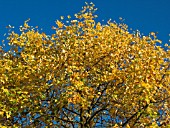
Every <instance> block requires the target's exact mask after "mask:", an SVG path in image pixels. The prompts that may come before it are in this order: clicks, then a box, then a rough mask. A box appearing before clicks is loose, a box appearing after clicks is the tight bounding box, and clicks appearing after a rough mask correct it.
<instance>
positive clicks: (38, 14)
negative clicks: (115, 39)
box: [0, 0, 170, 44]
mask: <svg viewBox="0 0 170 128" xmlns="http://www.w3.org/2000/svg"><path fill="white" fill-rule="evenodd" d="M85 2H88V3H90V2H93V3H94V4H95V5H96V7H97V8H98V10H97V12H96V14H97V15H98V18H97V19H96V20H97V21H101V22H102V20H105V21H108V20H109V19H110V18H111V19H112V20H113V21H114V20H115V21H116V22H118V23H119V22H120V21H119V17H122V18H123V19H124V23H126V24H127V25H128V26H129V28H132V29H133V30H137V29H138V30H139V31H140V32H141V33H143V34H144V35H148V34H149V32H158V38H159V39H160V40H162V41H163V43H164V44H165V43H168V44H169V39H170V36H169V33H170V0H0V40H3V39H4V36H3V35H4V33H6V32H7V29H6V26H8V25H12V26H15V29H14V30H16V31H18V30H19V26H20V25H23V23H24V21H25V20H27V19H28V18H30V19H31V20H30V22H29V25H31V26H39V28H43V32H45V33H47V34H50V33H54V31H53V30H52V29H51V27H52V26H54V25H55V21H56V20H57V19H59V18H60V16H65V17H66V16H67V15H71V16H72V17H73V15H74V14H75V13H78V12H79V11H80V10H81V8H82V6H84V5H85Z"/></svg>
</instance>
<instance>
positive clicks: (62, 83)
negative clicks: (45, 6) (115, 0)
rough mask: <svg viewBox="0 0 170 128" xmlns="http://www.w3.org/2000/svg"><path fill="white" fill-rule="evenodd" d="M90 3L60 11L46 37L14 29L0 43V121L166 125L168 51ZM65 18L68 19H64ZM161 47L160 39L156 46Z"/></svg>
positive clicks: (169, 93) (151, 37)
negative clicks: (101, 18)
mask: <svg viewBox="0 0 170 128" xmlns="http://www.w3.org/2000/svg"><path fill="white" fill-rule="evenodd" d="M95 11H96V8H95V7H94V4H86V5H85V6H84V7H83V9H82V10H81V11H80V12H79V13H77V14H75V18H74V19H72V18H71V17H70V16H68V17H66V18H65V17H63V16H62V17H61V19H60V20H57V21H56V25H57V26H54V27H52V29H54V31H55V33H54V34H51V35H47V34H46V33H45V32H40V31H39V30H38V29H36V28H37V27H35V28H33V27H31V26H29V25H28V21H25V22H24V25H23V26H22V27H20V33H16V32H15V31H12V32H10V33H9V36H8V37H7V41H8V44H9V45H10V50H8V51H5V50H4V47H2V46H1V48H0V101H1V102H0V126H1V127H3V126H4V127H5V126H16V127H17V126H23V127H24V126H27V125H29V126H32V127H34V126H51V127H68V128H70V127H72V128H77V127H81V128H86V127H89V128H92V127H108V128H110V127H115V128H116V127H127V128H129V127H159V126H162V127H167V126H170V125H169V124H170V76H169V75H170V70H169V69H170V51H169V46H168V45H167V44H166V45H165V46H164V47H166V48H167V49H168V50H165V49H164V48H163V47H161V46H160V45H157V44H161V41H160V40H159V39H157V36H156V34H155V33H154V32H151V33H150V34H149V35H148V36H142V35H141V34H140V32H139V31H136V32H135V33H130V32H129V31H128V26H127V25H126V24H124V23H123V22H121V23H116V22H112V21H111V20H109V21H108V22H107V24H102V23H100V22H96V21H95V18H96V17H97V15H94V12H95ZM65 19H68V21H67V22H65ZM161 45H162V44H161Z"/></svg>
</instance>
